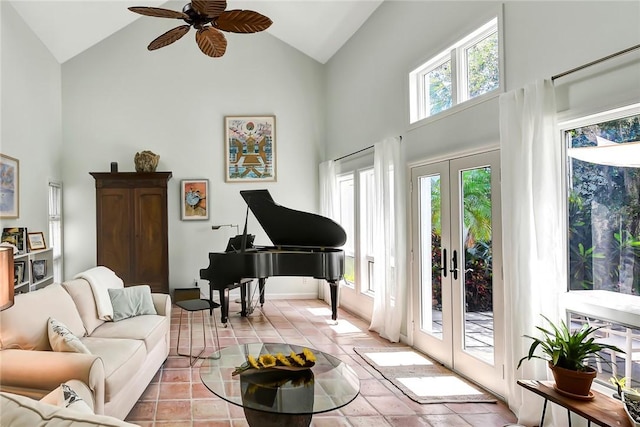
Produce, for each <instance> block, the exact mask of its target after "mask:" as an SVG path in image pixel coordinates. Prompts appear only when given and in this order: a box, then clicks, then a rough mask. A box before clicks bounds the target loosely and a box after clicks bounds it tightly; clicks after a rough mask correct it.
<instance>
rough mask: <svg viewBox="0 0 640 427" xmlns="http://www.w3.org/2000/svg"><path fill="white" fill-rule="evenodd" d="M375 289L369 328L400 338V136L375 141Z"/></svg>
mask: <svg viewBox="0 0 640 427" xmlns="http://www.w3.org/2000/svg"><path fill="white" fill-rule="evenodd" d="M374 147H375V153H374V160H373V164H374V175H375V214H374V218H375V220H374V224H375V225H374V233H373V236H374V242H373V248H374V263H373V269H374V274H373V277H374V289H375V297H374V301H373V315H372V318H371V325H370V326H369V329H370V330H372V331H375V332H378V333H379V334H380V336H381V337H383V338H386V339H388V340H389V341H391V342H398V341H399V340H400V330H401V326H402V316H403V312H404V308H405V305H406V304H405V294H406V287H407V283H406V261H405V258H406V257H405V252H406V249H405V235H406V234H405V222H406V203H405V201H404V188H403V185H404V183H405V181H404V173H403V172H404V166H403V165H402V164H401V157H400V138H387V139H385V140H384V141H382V142H379V143H377V144H375V146H374Z"/></svg>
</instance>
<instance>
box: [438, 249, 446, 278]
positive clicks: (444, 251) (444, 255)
mask: <svg viewBox="0 0 640 427" xmlns="http://www.w3.org/2000/svg"><path fill="white" fill-rule="evenodd" d="M440 260H441V261H442V268H440V269H439V270H440V271H442V276H443V277H447V249H446V248H443V249H442V254H441V255H440Z"/></svg>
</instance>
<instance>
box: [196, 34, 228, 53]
mask: <svg viewBox="0 0 640 427" xmlns="http://www.w3.org/2000/svg"><path fill="white" fill-rule="evenodd" d="M196 43H198V47H199V48H200V50H201V51H202V53H204V54H205V55H208V56H211V57H213V58H218V57H220V56H222V55H224V53H225V51H226V50H227V38H226V37H225V36H224V34H222V33H221V32H220V31H218V30H216V29H215V28H213V27H206V28H201V29H199V30H198V32H197V33H196Z"/></svg>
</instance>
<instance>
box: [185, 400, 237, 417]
mask: <svg viewBox="0 0 640 427" xmlns="http://www.w3.org/2000/svg"><path fill="white" fill-rule="evenodd" d="M191 409H192V411H193V419H194V420H228V419H229V411H228V410H227V403H226V402H224V401H223V400H221V399H194V400H193V401H192V404H191Z"/></svg>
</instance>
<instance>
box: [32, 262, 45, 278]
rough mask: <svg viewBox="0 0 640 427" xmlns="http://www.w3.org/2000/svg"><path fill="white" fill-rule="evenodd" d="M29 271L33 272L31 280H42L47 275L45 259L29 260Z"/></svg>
mask: <svg viewBox="0 0 640 427" xmlns="http://www.w3.org/2000/svg"><path fill="white" fill-rule="evenodd" d="M31 272H32V273H33V280H42V279H44V278H45V276H46V275H47V260H46V259H36V260H33V261H31Z"/></svg>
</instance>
